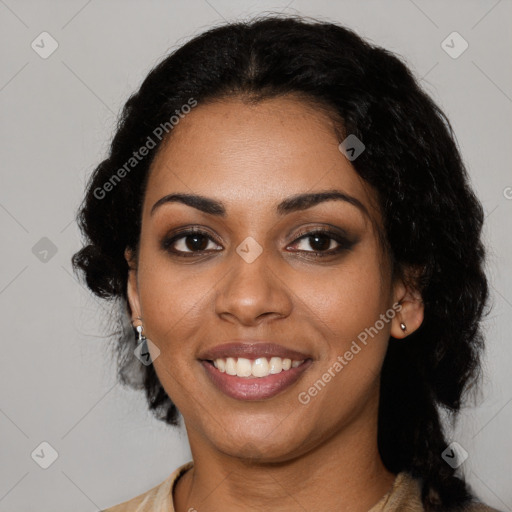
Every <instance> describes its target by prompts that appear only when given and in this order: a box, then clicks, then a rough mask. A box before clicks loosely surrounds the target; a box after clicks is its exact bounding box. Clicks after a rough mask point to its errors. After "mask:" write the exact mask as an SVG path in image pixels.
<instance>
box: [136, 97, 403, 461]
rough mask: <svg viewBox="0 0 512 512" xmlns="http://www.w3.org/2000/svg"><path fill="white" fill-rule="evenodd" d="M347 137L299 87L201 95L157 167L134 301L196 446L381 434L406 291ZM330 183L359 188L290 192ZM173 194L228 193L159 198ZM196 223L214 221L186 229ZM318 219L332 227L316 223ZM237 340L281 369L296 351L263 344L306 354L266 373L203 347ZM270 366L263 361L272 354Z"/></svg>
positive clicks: (243, 450) (270, 447)
mask: <svg viewBox="0 0 512 512" xmlns="http://www.w3.org/2000/svg"><path fill="white" fill-rule="evenodd" d="M339 142H340V141H339V140H337V138H336V135H335V132H334V129H333V127H332V124H331V123H330V121H329V120H328V118H327V117H326V116H325V114H323V113H322V112H321V111H319V110H315V109H314V107H312V106H308V105H306V104H305V103H301V102H300V101H299V100H297V99H293V98H292V97H288V98H279V99H272V100H265V101H263V102H260V103H258V104H256V105H254V104H253V105H250V104H246V103H244V102H242V101H241V100H239V99H232V100H225V101H222V102H220V101H219V102H216V103H210V104H204V105H202V104H199V105H198V106H197V107H196V108H195V109H193V110H192V111H191V113H189V114H188V115H187V116H186V117H185V118H184V119H182V120H181V121H180V122H179V125H177V126H176V127H175V128H174V129H173V132H172V137H171V138H170V139H169V141H168V143H167V144H166V145H165V146H163V147H162V148H161V150H160V151H159V153H158V155H157V156H156V158H155V160H154V162H153V164H152V167H151V174H150V177H149V180H148V184H147V189H146V194H145V198H144V206H143V217H142V229H141V238H140V252H139V260H138V267H137V270H136V271H132V272H130V279H129V285H128V293H129V300H130V305H131V308H132V311H133V318H135V317H137V316H140V317H141V318H142V320H143V325H144V333H145V335H146V336H147V337H148V338H149V339H150V340H151V341H152V343H154V344H155V345H156V346H157V347H158V349H159V350H160V354H159V355H158V357H156V358H155V360H154V366H155V370H156V372H157V374H158V377H159V379H160V381H161V383H162V385H163V387H164V388H165V390H166V392H167V393H168V395H169V396H170V397H171V399H172V400H173V402H174V403H175V404H176V406H177V407H178V409H179V410H180V412H181V413H182V415H183V417H184V420H185V424H186V427H187V431H188V434H189V439H190V443H191V446H192V449H193V450H194V447H195V446H197V445H199V444H200V443H202V445H203V446H204V447H208V449H210V450H215V451H216V452H217V453H218V452H222V453H224V454H229V455H241V456H255V455H256V454H258V456H264V457H265V458H266V459H269V460H275V461H277V460H286V459H289V458H292V457H295V456H297V455H299V454H301V453H304V452H306V451H309V450H311V449H312V448H314V447H315V446H317V445H320V444H321V443H323V442H324V441H325V440H326V439H327V438H330V437H332V436H336V435H344V433H345V434H346V433H349V432H352V433H356V432H357V433H359V434H358V435H363V436H364V433H365V432H366V433H371V434H372V435H374V433H375V429H376V421H377V416H376V415H377V406H378V386H379V374H380V369H381V365H382V362H383V358H384V356H385V353H386V349H387V342H388V339H389V336H390V333H391V334H392V335H394V333H396V334H397V337H400V330H399V328H398V327H397V326H398V323H399V322H400V320H399V318H400V315H398V316H395V314H394V313H395V310H394V309H392V306H393V304H396V302H398V301H399V300H401V299H402V298H403V295H404V288H403V286H402V285H401V283H400V285H398V284H394V283H392V281H391V277H390V273H391V269H390V262H389V260H388V258H387V256H386V255H385V254H384V253H383V252H382V251H381V248H380V245H379V239H378V235H377V231H376V229H375V223H376V224H378V225H382V219H381V217H380V213H379V212H378V211H376V210H374V208H373V207H372V205H374V204H376V202H375V196H373V195H372V192H371V191H370V190H369V189H368V188H365V186H364V182H363V181H362V180H361V179H360V178H359V176H358V174H357V173H356V172H355V170H354V168H353V167H352V165H351V163H350V161H349V160H347V158H346V157H345V156H344V155H343V154H342V153H341V152H340V150H339V148H338V145H339ZM326 191H338V192H339V193H341V194H343V195H344V196H345V199H343V198H342V199H332V198H331V199H330V200H319V201H316V200H305V201H295V202H294V201H290V199H292V198H295V197H296V196H301V195H303V194H315V193H319V192H326ZM169 194H188V195H194V196H195V195H197V196H201V197H203V198H207V200H208V201H209V202H213V201H214V202H216V203H219V205H217V206H215V207H212V206H211V205H210V206H209V211H208V212H205V211H203V210H205V209H208V208H204V203H199V202H197V201H196V203H195V204H196V205H197V207H193V206H191V205H190V204H184V203H183V202H181V201H177V200H176V201H162V202H161V203H160V204H159V205H157V206H155V207H154V205H155V204H156V203H157V202H158V201H159V200H160V199H162V198H163V197H165V196H167V195H169ZM346 198H348V200H347V199H346ZM283 203H284V205H283ZM220 204H222V206H220ZM278 205H282V206H280V207H279V208H278ZM153 207H154V209H153ZM372 219H373V221H372ZM190 228H193V229H199V230H201V231H202V232H204V233H203V234H200V235H197V233H196V234H192V235H190V234H189V235H188V236H186V235H183V231H186V230H187V229H190ZM317 230H327V231H328V232H329V234H325V233H324V234H320V235H317V236H311V237H308V236H304V235H305V234H306V233H310V232H315V231H317ZM178 234H181V238H179V237H177V238H175V239H174V241H172V240H171V239H172V238H173V237H175V236H176V235H178ZM322 253H325V255H323V256H322ZM395 307H396V306H395ZM393 317H394V319H393ZM384 319H386V320H384ZM391 319H392V320H391ZM365 329H367V330H366V331H365ZM364 333H366V337H365V334H364ZM369 333H371V335H370V334H369ZM363 339H364V340H365V342H363V341H362V340H363ZM230 342H236V343H237V344H238V345H237V347H235V351H234V352H233V351H232V352H229V353H226V354H225V355H226V356H227V355H229V354H231V356H234V361H237V357H238V356H240V357H242V356H244V357H243V358H244V359H249V365H252V364H253V363H254V362H255V360H256V359H258V355H259V356H267V357H266V361H268V362H269V363H272V364H274V365H275V366H273V368H274V371H277V370H278V367H279V363H281V364H284V365H285V368H286V364H287V363H286V362H285V363H283V359H286V357H284V356H285V355H286V354H285V353H284V352H283V356H282V357H281V359H274V360H273V361H272V360H271V357H272V354H274V356H273V357H276V356H275V354H276V353H273V352H272V351H270V352H268V351H267V352H265V350H264V349H263V348H264V347H263V343H264V342H270V343H273V344H277V345H280V346H281V348H282V349H283V350H286V349H289V350H294V351H298V352H299V353H301V354H303V356H304V357H302V356H301V355H300V354H296V355H295V357H290V359H294V360H302V358H304V359H305V363H304V365H303V366H299V367H297V368H291V369H290V370H286V369H282V370H281V372H280V373H276V374H271V375H270V376H269V377H264V378H263V379H262V380H258V379H259V378H258V377H243V376H241V377H238V376H233V375H228V373H227V372H226V371H225V372H224V373H222V372H221V371H220V370H219V369H216V368H215V367H214V366H213V365H212V364H211V363H209V362H206V361H204V360H203V359H205V357H206V353H207V352H209V351H210V350H211V349H213V348H215V347H218V346H219V345H223V344H226V343H230ZM250 343H253V344H255V345H256V350H255V351H253V352H251V353H250V354H246V353H245V352H244V350H243V349H244V348H245V347H246V346H247V344H250ZM240 345H241V346H242V348H241V349H240ZM357 347H358V348H359V350H358V349H357ZM252 348H254V347H252ZM237 349H238V350H240V351H238V352H237V351H236V350H237ZM259 349H261V350H260V351H258V350H259ZM153 353H155V352H153ZM350 354H352V355H350ZM217 355H218V354H217ZM221 359H226V358H221ZM243 363H244V361H242V362H241V363H240V365H239V366H238V368H236V367H235V370H234V371H239V372H243V371H244V368H247V364H245V365H244V364H243ZM336 363H338V364H336ZM217 364H218V365H221V366H222V362H220V363H217ZM256 366H258V368H259V370H261V371H262V372H265V370H266V366H265V362H264V361H263V360H262V359H261V357H260V360H259V362H258V364H257V365H256ZM340 367H341V368H340ZM249 368H252V366H249ZM230 371H231V372H232V371H233V370H232V369H231V370H230ZM286 372H292V373H290V375H293V378H290V377H289V376H288V374H286ZM329 377H330V378H329ZM216 379H217V380H219V382H221V384H219V385H217V384H214V381H215V380H216ZM315 383H316V385H315ZM315 390H316V392H315Z"/></svg>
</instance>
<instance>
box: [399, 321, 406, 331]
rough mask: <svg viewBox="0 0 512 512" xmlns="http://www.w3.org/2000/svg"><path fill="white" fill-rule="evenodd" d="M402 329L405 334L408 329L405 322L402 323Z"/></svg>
mask: <svg viewBox="0 0 512 512" xmlns="http://www.w3.org/2000/svg"><path fill="white" fill-rule="evenodd" d="M400 329H402V331H403V332H405V331H406V330H407V327H406V325H405V324H404V323H403V322H401V323H400Z"/></svg>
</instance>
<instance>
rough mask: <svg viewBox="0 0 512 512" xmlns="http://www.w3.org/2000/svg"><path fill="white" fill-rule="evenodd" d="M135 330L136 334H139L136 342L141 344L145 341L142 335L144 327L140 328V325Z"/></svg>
mask: <svg viewBox="0 0 512 512" xmlns="http://www.w3.org/2000/svg"><path fill="white" fill-rule="evenodd" d="M136 329H137V332H138V333H139V339H138V340H137V341H138V342H139V343H141V342H142V341H146V336H144V335H143V334H142V331H143V330H144V327H142V325H137V327H136Z"/></svg>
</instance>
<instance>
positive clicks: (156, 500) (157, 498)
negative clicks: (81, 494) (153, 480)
mask: <svg viewBox="0 0 512 512" xmlns="http://www.w3.org/2000/svg"><path fill="white" fill-rule="evenodd" d="M192 466H193V462H192V461H190V462H187V463H186V464H183V465H182V466H180V467H179V468H178V469H176V470H175V471H173V473H172V474H171V475H170V476H169V477H167V478H166V479H165V480H164V481H163V482H161V483H160V484H158V485H156V486H155V487H152V488H151V489H149V491H146V492H144V493H142V494H139V495H138V496H135V497H134V498H131V499H130V500H128V501H124V502H122V503H119V504H118V505H114V506H112V507H109V508H107V509H104V510H102V511H101V512H160V510H165V512H174V505H173V499H172V490H173V488H174V484H175V483H176V481H177V480H178V478H179V477H180V476H181V475H182V474H183V473H184V472H185V471H187V470H188V469H189V468H191V467H192Z"/></svg>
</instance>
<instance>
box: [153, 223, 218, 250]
mask: <svg viewBox="0 0 512 512" xmlns="http://www.w3.org/2000/svg"><path fill="white" fill-rule="evenodd" d="M210 242H212V243H213V247H212V246H209V243H210ZM162 248H163V249H164V250H166V251H169V252H171V253H173V254H176V255H178V256H185V255H186V256H190V255H193V254H194V253H201V252H204V251H208V250H214V251H217V250H219V249H215V242H214V240H213V239H212V237H211V236H210V235H209V234H208V233H207V232H206V231H201V230H195V229H194V230H188V231H182V232H181V233H179V234H177V235H174V236H172V237H170V238H166V239H164V240H163V242H162Z"/></svg>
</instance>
